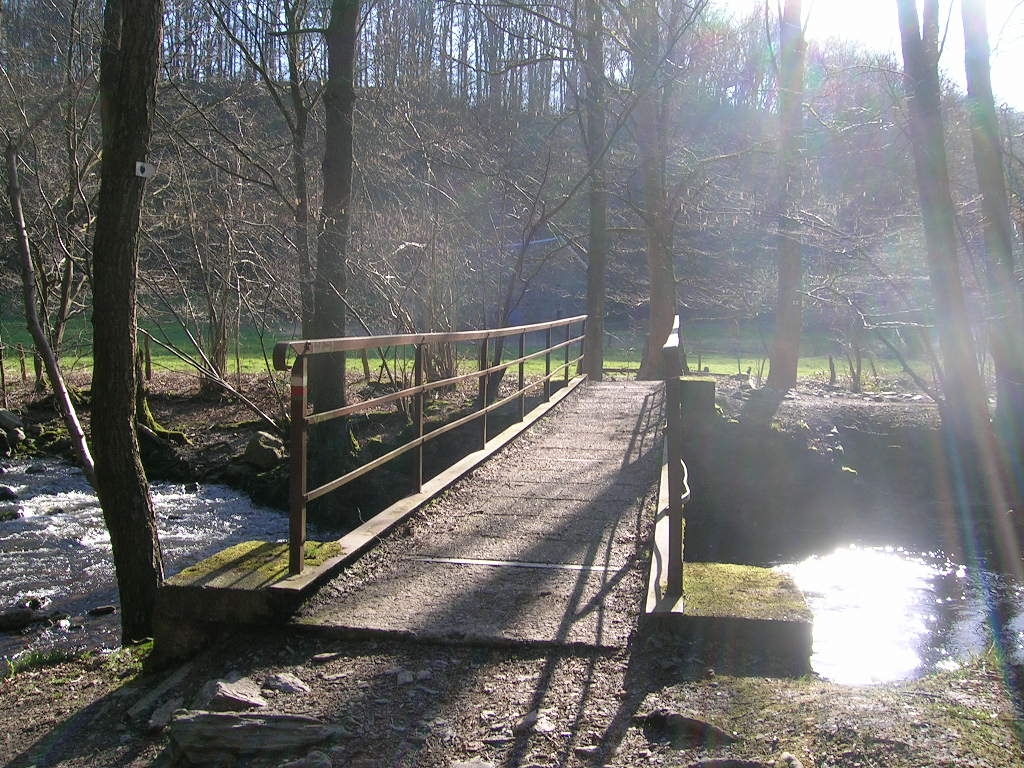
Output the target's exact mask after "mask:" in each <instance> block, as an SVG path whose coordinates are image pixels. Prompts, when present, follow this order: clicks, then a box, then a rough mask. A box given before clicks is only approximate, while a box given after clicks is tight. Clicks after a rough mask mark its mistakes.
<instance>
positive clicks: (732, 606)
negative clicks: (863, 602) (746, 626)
mask: <svg viewBox="0 0 1024 768" xmlns="http://www.w3.org/2000/svg"><path fill="white" fill-rule="evenodd" d="M683 605H684V607H685V608H684V610H685V612H686V613H687V614H688V615H691V616H735V617H740V618H746V619H760V620H768V621H771V620H774V621H810V619H811V612H810V610H809V609H808V607H807V603H806V601H805V600H804V597H803V594H802V593H801V592H800V590H799V589H797V586H796V584H794V583H793V580H792V579H790V578H789V577H788V576H786V575H785V574H783V573H779V572H778V571H774V570H772V569H770V568H758V567H755V566H752V565H735V564H732V563H685V564H684V567H683Z"/></svg>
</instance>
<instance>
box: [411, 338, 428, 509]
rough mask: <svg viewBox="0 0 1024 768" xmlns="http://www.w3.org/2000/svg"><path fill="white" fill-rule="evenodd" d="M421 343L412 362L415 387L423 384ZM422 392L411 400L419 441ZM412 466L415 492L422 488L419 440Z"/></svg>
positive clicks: (421, 446)
mask: <svg viewBox="0 0 1024 768" xmlns="http://www.w3.org/2000/svg"><path fill="white" fill-rule="evenodd" d="M423 347H424V345H423V344H417V345H416V357H415V360H414V362H413V374H412V376H413V385H414V386H416V387H422V386H423ZM425 404H426V403H425V399H424V393H423V392H417V393H416V398H415V399H414V400H413V425H414V426H415V427H416V437H417V439H419V440H420V441H422V440H423V410H424V405H425ZM413 463H414V464H415V466H414V467H413V485H414V486H415V487H416V493H419V492H420V491H422V490H423V443H422V442H420V444H419V445H418V446H416V454H415V459H414V462H413Z"/></svg>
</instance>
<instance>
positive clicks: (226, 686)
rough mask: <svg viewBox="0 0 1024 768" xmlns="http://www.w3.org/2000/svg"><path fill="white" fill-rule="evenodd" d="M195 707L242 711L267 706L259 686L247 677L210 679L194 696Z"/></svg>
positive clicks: (219, 710) (215, 710)
mask: <svg viewBox="0 0 1024 768" xmlns="http://www.w3.org/2000/svg"><path fill="white" fill-rule="evenodd" d="M195 705H196V707H198V708H200V709H209V710H211V711H213V712H244V711H245V710H247V709H256V708H259V707H265V706H267V700H266V699H264V698H263V695H262V694H261V693H260V687H259V686H258V685H256V683H255V682H253V680H251V679H250V678H248V677H243V678H240V679H239V680H211V681H210V682H208V683H207V684H206V685H204V686H203V687H202V690H200V691H199V694H198V695H197V696H196V701H195Z"/></svg>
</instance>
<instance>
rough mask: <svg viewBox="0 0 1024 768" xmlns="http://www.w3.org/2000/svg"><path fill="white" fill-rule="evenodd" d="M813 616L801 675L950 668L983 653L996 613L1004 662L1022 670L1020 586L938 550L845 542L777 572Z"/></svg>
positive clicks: (836, 677) (883, 677) (884, 678)
mask: <svg viewBox="0 0 1024 768" xmlns="http://www.w3.org/2000/svg"><path fill="white" fill-rule="evenodd" d="M779 569H780V570H781V571H783V572H785V573H787V574H789V576H791V577H792V578H793V580H794V581H795V582H796V585H797V586H798V587H799V588H800V589H801V591H803V593H804V595H805V597H806V598H807V602H808V605H809V607H810V609H811V611H812V613H813V614H814V629H813V635H814V645H813V650H812V655H811V668H812V669H813V670H814V671H815V672H816V673H817V674H819V675H820V676H821V677H824V678H826V679H828V680H832V681H833V682H838V683H846V684H852V685H859V684H870V683H885V682H892V681H896V680H906V679H910V678H914V677H920V676H922V675H926V674H929V673H932V672H938V671H941V670H951V669H956V668H957V667H958V666H960V665H961V664H962V663H963V662H965V661H967V660H969V659H971V658H976V657H978V656H980V655H982V654H984V653H986V652H987V651H988V650H989V649H990V648H991V647H992V644H993V641H992V632H991V631H990V629H989V626H990V622H991V619H992V617H993V616H994V615H995V614H996V613H997V612H998V613H1001V614H1002V615H1003V616H1005V617H1006V619H1007V621H1006V624H1007V628H1008V630H1009V631H1008V633H1007V634H1008V642H1007V645H1008V646H1009V647H1007V648H1005V649H1004V650H1005V653H1006V657H1007V659H1008V660H1009V661H1010V662H1012V663H1015V664H1021V663H1024V588H1022V587H1021V586H1020V585H1018V584H1015V583H1013V582H1012V581H1010V580H1009V579H1007V578H1004V577H1001V576H997V575H994V574H991V573H987V572H984V571H980V572H979V571H975V572H971V571H970V570H969V569H967V568H965V567H964V566H962V565H960V564H958V563H954V562H951V561H949V560H948V559H946V558H945V557H944V556H943V555H942V554H940V553H926V554H921V553H915V552H910V551H908V550H905V549H902V548H899V547H861V546H855V545H851V546H848V547H842V548H839V549H837V550H835V551H834V552H831V553H828V554H824V555H815V556H813V557H810V558H808V559H806V560H804V561H802V562H800V563H791V564H787V565H783V566H780V568H779Z"/></svg>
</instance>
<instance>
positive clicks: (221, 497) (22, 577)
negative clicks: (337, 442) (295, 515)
mask: <svg viewBox="0 0 1024 768" xmlns="http://www.w3.org/2000/svg"><path fill="white" fill-rule="evenodd" d="M29 470H30V471H29ZM39 470H42V471H41V472H40V471H39ZM0 484H2V485H6V486H8V487H10V488H11V489H13V490H14V491H15V493H16V494H17V496H18V498H17V499H16V500H14V501H4V502H0V519H2V518H4V517H7V516H8V515H9V514H10V513H12V512H14V513H17V514H18V515H19V517H18V518H17V519H13V520H7V521H6V522H0V610H4V609H5V608H7V607H8V606H10V605H12V604H15V603H24V602H25V601H27V600H29V599H35V600H38V601H40V602H41V603H42V609H43V610H44V611H45V612H47V613H50V614H54V613H56V614H58V615H57V616H56V617H55V619H54V621H53V622H52V626H43V625H33V627H31V628H30V629H29V630H28V631H27V632H26V633H24V634H5V633H0V660H2V657H4V656H6V657H8V658H10V657H12V656H14V655H16V654H17V653H19V652H21V651H24V650H27V649H32V648H41V649H43V648H50V647H53V646H57V647H64V648H68V649H74V648H77V647H82V646H90V647H95V646H107V647H112V646H116V645H117V644H118V634H119V626H118V618H117V616H116V615H112V616H106V617H91V616H87V615H86V614H87V612H88V611H89V610H90V609H93V608H96V607H99V606H103V605H113V604H116V602H117V590H116V588H115V586H114V569H113V564H112V562H111V555H110V537H109V535H108V534H107V531H106V528H105V527H104V524H103V516H102V513H101V511H100V508H99V503H98V502H97V500H96V496H95V495H94V494H93V492H92V490H91V488H90V487H89V485H88V483H86V481H85V479H84V477H83V476H82V473H81V472H80V471H78V470H77V469H75V468H74V467H71V466H68V465H66V464H61V463H57V462H54V461H45V462H38V461H37V462H32V463H24V462H19V463H16V464H12V465H9V466H8V467H7V468H6V469H5V471H4V473H3V474H2V475H0ZM152 494H153V502H154V504H155V506H156V511H157V524H158V527H159V531H160V543H161V546H162V548H163V554H164V569H165V571H166V572H167V573H168V574H173V573H177V572H178V571H180V570H181V569H182V568H185V567H186V566H188V565H191V564H192V563H195V562H198V561H199V560H201V559H203V558H204V557H207V556H209V555H211V554H213V553H214V552H216V551H217V550H219V549H223V548H224V547H226V546H230V545H232V544H236V543H238V542H240V541H245V540H248V539H258V540H262V541H278V540H282V539H285V538H287V536H288V519H287V516H286V515H285V514H283V513H281V512H279V511H276V510H272V509H268V508H265V507H259V506H256V505H254V504H252V503H251V502H250V501H249V500H248V498H246V497H245V496H243V495H241V494H239V493H238V492H236V491H234V490H232V489H230V488H226V487H223V486H217V485H208V486H196V485H193V486H191V487H189V486H183V485H174V484H168V483H155V484H153V486H152Z"/></svg>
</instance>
